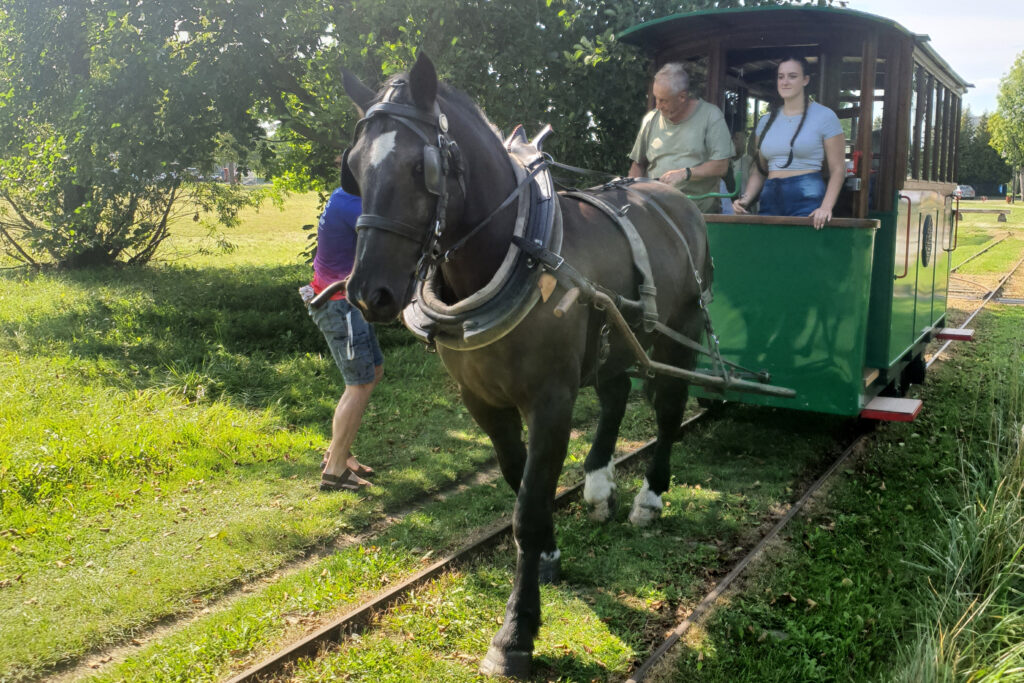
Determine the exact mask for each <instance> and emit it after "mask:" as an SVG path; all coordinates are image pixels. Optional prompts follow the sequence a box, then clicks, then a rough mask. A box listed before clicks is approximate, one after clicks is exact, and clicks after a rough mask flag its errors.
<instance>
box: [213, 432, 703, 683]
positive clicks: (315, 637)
mask: <svg viewBox="0 0 1024 683" xmlns="http://www.w3.org/2000/svg"><path fill="white" fill-rule="evenodd" d="M705 414H706V413H705V412H701V413H698V414H697V415H694V416H693V417H691V418H689V419H687V420H685V421H684V422H683V424H682V425H680V434H682V433H684V432H685V431H686V430H687V429H688V428H689V427H690V426H692V425H693V424H695V423H696V422H697V421H699V420H700V419H701V418H702V417H703V416H704V415H705ZM653 445H654V440H653V439H652V440H650V441H648V442H647V443H645V444H644V445H643V446H641V447H640V448H637V449H635V450H633V451H631V452H629V453H626V454H625V455H622V456H620V457H619V458H618V459H616V460H615V466H616V468H619V467H623V466H626V465H628V464H630V463H631V462H633V461H634V460H636V459H637V458H640V457H642V456H644V455H646V453H647V451H648V450H649V449H650V448H652V447H653ZM583 484H584V482H583V480H582V479H581V480H580V481H579V482H577V483H576V484H574V485H572V486H569V487H566V488H565V489H563V490H562V491H560V492H559V493H558V494H557V495H556V496H555V506H556V508H561V507H563V506H564V505H565V504H567V503H568V502H570V501H572V500H574V499H575V498H576V497H578V496H579V495H580V494H581V493H582V491H583ZM511 532H512V522H511V520H509V521H507V522H502V523H500V524H497V525H494V526H493V527H491V528H489V529H487V530H485V531H483V532H481V533H479V534H477V535H476V536H475V537H474V538H472V539H471V540H470V541H468V542H467V543H465V544H464V545H463V546H461V547H460V548H458V549H457V550H455V551H454V552H452V553H451V554H449V555H447V556H446V557H443V558H441V559H440V560H438V561H437V562H435V563H434V564H432V565H430V566H429V567H427V568H425V569H423V570H421V571H419V572H418V573H416V574H415V575H413V576H411V577H409V578H408V579H406V580H405V581H403V582H401V583H400V584H398V585H396V586H394V587H393V588H391V589H390V590H388V591H387V592H385V593H383V594H381V595H378V596H376V597H375V598H373V599H371V600H369V601H367V602H365V603H363V604H361V605H359V606H358V607H356V608H355V609H352V610H350V611H349V612H347V613H346V614H344V615H342V616H341V617H340V618H338V619H335V620H333V621H331V622H330V623H328V624H327V625H325V626H323V627H321V628H320V629H318V630H317V631H316V632H314V633H312V634H310V635H308V636H306V637H305V638H303V639H301V640H299V641H298V642H295V643H293V644H292V645H290V646H289V647H287V648H285V649H283V650H281V651H280V652H277V653H276V654H274V655H272V656H270V657H268V658H266V659H264V660H263V661H261V662H259V663H258V664H256V665H255V666H253V667H251V668H249V669H247V670H246V671H244V672H242V673H241V674H238V675H237V676H234V677H233V678H231V679H229V680H230V683H250V682H255V681H263V680H267V679H270V678H273V677H274V676H276V675H278V674H280V673H281V672H282V671H283V670H284V669H285V668H286V667H287V666H288V665H290V664H292V663H294V662H295V661H297V660H299V659H301V658H304V657H310V656H313V655H316V654H317V652H318V651H319V650H320V649H321V648H323V647H325V646H329V645H331V644H335V643H339V642H341V641H342V640H343V639H344V638H345V637H346V636H347V635H348V634H351V633H356V632H358V631H360V630H361V629H363V628H365V627H366V626H367V625H368V624H369V623H370V622H371V620H372V619H373V617H374V616H375V615H377V614H380V613H381V612H383V611H384V610H386V609H388V608H389V607H391V606H392V605H394V604H397V603H398V602H400V601H401V600H402V599H403V598H404V597H406V596H407V595H409V594H410V593H411V592H412V591H414V590H416V589H417V588H419V587H420V586H422V585H424V584H426V583H427V582H428V581H430V580H431V579H433V578H435V577H437V576H439V575H441V574H442V573H444V572H446V571H448V570H450V569H452V568H454V567H457V566H459V565H461V564H464V563H466V562H468V561H469V560H471V559H473V558H475V557H477V556H479V555H480V554H482V553H484V552H486V551H487V550H489V549H491V548H493V547H494V546H495V545H497V544H498V543H500V542H501V541H502V540H504V539H505V538H507V537H509V536H510V535H511Z"/></svg>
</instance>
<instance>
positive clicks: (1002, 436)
mask: <svg viewBox="0 0 1024 683" xmlns="http://www.w3.org/2000/svg"><path fill="white" fill-rule="evenodd" d="M1022 322H1024V314H1022V312H1021V311H1019V310H1016V309H1011V310H1006V311H1002V312H1000V313H998V314H989V315H986V316H985V317H984V319H983V321H982V324H981V325H980V326H979V327H980V335H981V337H982V338H981V339H980V340H979V342H977V343H976V344H974V345H969V346H967V347H960V349H959V350H960V354H958V357H957V358H956V359H955V360H952V361H950V362H948V363H946V364H944V365H940V366H937V368H933V370H934V374H933V375H932V378H931V379H930V381H929V384H928V386H927V389H926V390H925V392H924V397H925V408H924V411H923V412H922V414H921V416H920V417H919V418H918V420H917V421H916V422H915V423H913V424H896V423H893V424H890V425H886V426H884V427H882V428H880V429H879V431H878V434H877V436H876V439H875V445H874V446H873V447H872V448H871V449H870V451H869V452H868V453H867V454H865V456H864V457H862V458H861V459H860V461H859V462H858V463H857V464H856V465H855V466H853V467H851V468H849V470H848V471H847V476H846V477H845V478H843V480H842V481H840V482H839V483H838V484H837V485H836V486H835V487H834V488H833V489H832V490H831V492H830V493H829V495H828V498H827V500H825V501H823V502H822V503H821V504H820V505H817V506H815V508H814V510H813V512H812V514H809V515H805V516H802V517H801V518H798V519H797V520H796V521H795V522H794V523H793V525H792V528H791V529H790V530H789V533H788V543H787V544H786V545H785V546H784V547H783V548H782V549H781V550H780V551H778V552H776V553H774V554H773V556H772V557H771V559H770V560H768V561H766V562H765V563H763V564H762V566H761V571H759V572H755V573H753V574H752V575H751V576H750V578H749V579H748V580H747V581H746V583H745V585H744V587H743V589H742V590H740V591H738V592H736V593H735V594H734V595H732V596H731V597H730V598H729V599H728V600H727V601H726V603H725V604H723V605H721V606H720V607H719V608H718V609H717V610H716V612H715V613H714V614H713V616H712V617H711V618H710V619H709V620H708V623H707V624H706V627H705V629H704V630H702V631H700V632H699V633H698V634H697V635H695V636H693V637H692V638H691V639H690V641H689V642H688V643H687V644H686V646H684V647H682V648H680V652H679V653H678V661H677V664H676V666H675V667H674V668H673V669H672V670H671V672H667V673H665V675H664V676H663V678H662V680H673V681H676V680H679V681H689V680H699V681H794V680H864V681H876V680H885V679H888V678H891V677H895V678H897V679H900V680H929V681H931V680H981V679H982V678H984V674H985V673H986V672H988V674H990V678H988V679H986V680H1016V679H1015V678H1013V676H1010V675H1009V674H1007V676H1008V677H1006V678H1001V679H1000V678H999V677H998V676H991V674H993V672H995V671H997V670H999V669H1000V667H1004V669H1003V670H1004V672H1005V670H1006V669H1013V668H1014V667H1017V668H1018V669H1019V667H1020V666H1021V664H1022V663H1024V661H1022V659H1021V656H1022V653H1021V648H1020V647H1019V643H1020V642H1022V638H1024V630H1022V621H1024V620H1022V619H1021V615H1022V614H1024V612H1022V610H1024V599H1022V594H1021V592H1020V588H1021V587H1022V585H1024V584H1022V583H1021V572H1020V563H1019V556H1018V555H1017V553H1019V552H1020V550H1021V548H1022V546H1024V534H1022V532H1021V528H1020V527H1021V522H1020V517H1019V513H1018V512H1016V511H1017V510H1019V506H1018V507H1007V506H1005V505H1004V506H997V509H998V510H999V513H1004V512H1006V513H1008V516H1006V515H1003V514H996V515H995V516H996V517H998V518H999V520H1000V521H998V522H990V523H989V527H988V531H987V533H981V532H983V531H985V529H983V528H981V527H979V526H974V527H972V526H968V525H967V524H966V520H965V519H964V518H963V516H962V514H961V513H962V511H963V510H964V509H965V508H966V509H980V508H981V507H984V506H985V501H992V502H995V500H994V499H993V496H995V495H996V494H994V493H993V490H994V489H995V486H994V483H995V482H998V481H999V480H1000V477H999V476H992V475H993V473H994V469H993V467H992V463H993V455H994V453H995V452H996V451H998V452H1000V453H1003V454H1006V453H1007V452H1010V453H1011V454H1013V453H1015V452H1016V451H1015V449H1016V448H1018V441H1016V440H1014V439H1013V438H1007V436H1008V435H1012V436H1014V437H1015V438H1016V439H1019V438H1020V432H1019V430H1020V425H1021V422H1020V419H1021V416H1020V413H1019V407H1020V405H1021V400H1022V399H1024V394H1022V391H1021V390H1022V388H1024V385H1022V384H1021V382H1020V377H1021V373H1022V371H1024V351H1022V346H1021V342H1020V335H1019V330H1020V326H1021V323H1022ZM997 425H998V429H994V428H995V427H996V426H997ZM994 448H995V450H993V449H994ZM998 459H999V458H996V460H998ZM1004 459H1005V458H1004ZM972 472H975V474H973V475H972ZM978 472H982V473H985V474H983V475H982V476H980V477H979V476H978V475H977V473H978ZM1008 473H1009V472H1008ZM1013 474H1014V475H1015V476H1011V477H1009V478H1008V479H1007V480H1006V481H1005V483H1004V484H1003V486H1004V487H1009V490H1008V491H1006V492H1004V494H1003V496H1006V495H1007V494H1009V495H1010V496H1016V494H1017V492H1018V491H1019V486H1020V479H1019V476H1020V472H1019V470H1017V471H1014V472H1013ZM965 494H966V495H965ZM1000 524H1002V527H999V525H1000ZM995 531H999V532H1000V533H993V532H995ZM1002 531H1012V533H1006V534H1003V533H1002ZM976 532H977V533H976ZM951 539H952V540H951ZM986 539H989V540H986ZM997 539H998V540H997ZM957 544H960V547H959V548H957V547H956V546H957ZM996 546H998V547H996ZM956 551H959V553H960V554H959V555H958V554H957V552H956ZM986 551H988V552H990V553H991V554H993V555H997V556H998V558H997V559H996V560H995V561H992V562H986V561H984V559H983V558H982V557H980V556H981V555H983V554H984V553H985V552H986ZM985 584H988V585H990V586H993V587H994V590H989V591H986V590H983V588H984V585H985ZM987 596H991V597H992V598H993V599H992V604H990V605H987V606H986V609H984V610H982V609H979V606H978V605H977V604H972V603H973V602H974V601H977V600H981V599H983V598H986V597H987ZM979 613H983V614H979ZM975 614H978V618H977V619H976V620H975V621H974V622H973V623H971V624H970V625H969V627H968V628H967V629H965V632H964V633H956V631H957V628H958V627H962V626H964V625H965V624H964V622H963V621H962V620H961V617H963V616H964V615H968V616H972V615H975ZM1006 617H1012V620H1007V619H1006ZM958 621H959V623H958ZM937 653H938V654H937ZM1004 656H1005V657H1006V660H1005V661H1001V659H1000V658H1001V657H1004ZM932 657H937V659H934V660H930V659H929V658H932ZM940 674H942V675H940ZM945 674H950V675H949V676H948V677H947V676H946V675H945ZM952 674H955V675H952ZM1018 674H1019V671H1018ZM1018 674H1014V675H1018ZM972 675H973V676H974V677H973V678H972V677H971V676H972Z"/></svg>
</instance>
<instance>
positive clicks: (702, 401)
mask: <svg viewBox="0 0 1024 683" xmlns="http://www.w3.org/2000/svg"><path fill="white" fill-rule="evenodd" d="M697 405H698V406H700V407H701V408H702V409H703V410H704V412H706V413H707V414H708V415H717V414H718V413H720V412H722V411H723V410H724V409H725V401H723V400H722V399H720V398H708V397H706V396H698V397H697Z"/></svg>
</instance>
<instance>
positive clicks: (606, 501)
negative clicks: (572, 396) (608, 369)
mask: <svg viewBox="0 0 1024 683" xmlns="http://www.w3.org/2000/svg"><path fill="white" fill-rule="evenodd" d="M629 388H630V381H629V376H628V375H626V374H625V373H623V374H621V375H615V376H613V377H610V378H607V379H603V378H602V379H601V380H600V381H599V382H598V383H597V398H598V400H599V401H600V403H601V416H600V418H598V422H597V431H596V432H595V434H594V442H593V443H592V444H591V446H590V452H589V453H587V459H586V460H585V461H584V463H583V471H584V472H586V475H587V477H586V483H585V484H584V486H583V499H584V500H586V501H587V504H588V505H590V517H591V518H592V519H595V520H597V521H598V522H604V521H607V520H608V518H609V517H611V516H612V515H613V514H614V511H615V466H614V465H613V463H612V461H611V460H612V454H613V453H614V452H615V442H616V441H617V439H618V437H619V426H620V425H621V424H622V417H623V415H625V414H626V402H627V400H628V399H629Z"/></svg>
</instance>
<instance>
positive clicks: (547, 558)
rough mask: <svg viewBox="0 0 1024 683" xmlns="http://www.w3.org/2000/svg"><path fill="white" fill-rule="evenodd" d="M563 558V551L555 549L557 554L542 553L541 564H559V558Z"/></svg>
mask: <svg viewBox="0 0 1024 683" xmlns="http://www.w3.org/2000/svg"><path fill="white" fill-rule="evenodd" d="M561 557H562V551H561V550H559V549H558V548H555V552H553V553H541V554H540V561H541V562H557V561H558V560H559V558H561Z"/></svg>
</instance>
